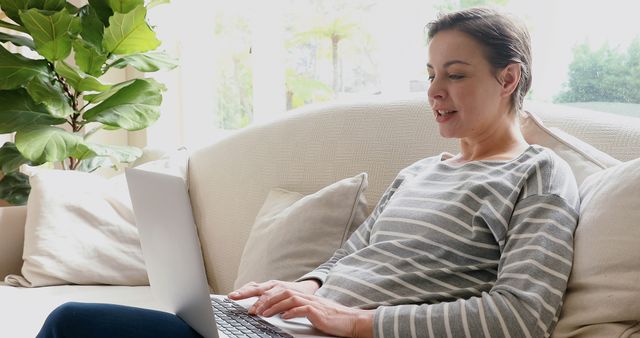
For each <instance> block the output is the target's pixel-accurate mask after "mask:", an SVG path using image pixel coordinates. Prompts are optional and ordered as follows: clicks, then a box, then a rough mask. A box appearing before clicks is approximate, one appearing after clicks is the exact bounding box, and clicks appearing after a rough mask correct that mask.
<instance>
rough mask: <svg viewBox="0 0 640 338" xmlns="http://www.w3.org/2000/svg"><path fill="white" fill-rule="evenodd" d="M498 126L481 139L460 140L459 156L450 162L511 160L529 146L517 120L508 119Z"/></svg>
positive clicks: (497, 124)
mask: <svg viewBox="0 0 640 338" xmlns="http://www.w3.org/2000/svg"><path fill="white" fill-rule="evenodd" d="M501 122H502V121H501ZM499 124H500V123H496V124H495V125H494V128H492V130H490V131H488V132H487V133H486V134H485V135H483V137H478V138H462V139H460V154H458V155H457V156H455V157H454V158H453V159H451V160H454V161H455V162H469V161H478V160H511V159H514V158H516V157H517V156H519V155H520V154H522V152H524V151H525V150H526V149H527V147H528V146H529V144H528V143H527V141H525V139H524V136H523V135H522V132H521V131H520V125H519V123H518V121H517V119H516V118H514V117H508V118H507V120H506V121H504V122H503V123H502V126H500V125H499Z"/></svg>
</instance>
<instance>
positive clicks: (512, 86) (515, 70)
mask: <svg viewBox="0 0 640 338" xmlns="http://www.w3.org/2000/svg"><path fill="white" fill-rule="evenodd" d="M520 72H521V70H520V64H519V63H511V64H509V65H507V66H506V67H504V68H503V69H502V70H501V71H500V74H499V75H498V78H499V80H500V81H499V82H500V85H501V86H502V96H504V97H507V96H511V94H513V92H514V91H515V90H516V88H518V83H519V82H520V74H521V73H520Z"/></svg>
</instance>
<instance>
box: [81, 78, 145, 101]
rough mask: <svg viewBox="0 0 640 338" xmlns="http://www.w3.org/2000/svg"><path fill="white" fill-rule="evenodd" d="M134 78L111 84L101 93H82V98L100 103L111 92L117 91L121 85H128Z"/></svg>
mask: <svg viewBox="0 0 640 338" xmlns="http://www.w3.org/2000/svg"><path fill="white" fill-rule="evenodd" d="M133 81H134V80H130V81H125V82H121V83H118V84H116V85H113V86H112V87H111V88H109V89H107V90H105V91H103V92H102V93H97V94H87V95H84V96H83V97H82V98H83V99H84V100H85V101H87V102H90V103H100V102H102V101H104V100H106V99H108V98H110V97H111V96H112V95H113V94H115V93H117V92H118V91H119V90H120V89H121V88H122V87H126V86H128V85H130V84H131V83H132V82H133Z"/></svg>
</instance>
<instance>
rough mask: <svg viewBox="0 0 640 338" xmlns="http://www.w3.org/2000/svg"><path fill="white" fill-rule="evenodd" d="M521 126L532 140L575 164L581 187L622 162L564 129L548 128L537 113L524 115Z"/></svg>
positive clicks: (526, 136) (573, 169) (529, 139)
mask: <svg viewBox="0 0 640 338" xmlns="http://www.w3.org/2000/svg"><path fill="white" fill-rule="evenodd" d="M520 129H521V130H522V134H523V135H524V138H525V139H526V140H527V142H528V143H532V144H539V145H541V146H544V147H547V148H549V149H551V150H553V151H554V152H555V153H556V154H558V156H560V157H561V158H562V159H563V160H565V161H566V162H567V163H568V164H569V166H570V167H571V170H572V171H573V175H574V176H575V178H576V182H577V183H578V186H580V185H581V184H582V181H584V179H585V178H587V176H589V175H591V174H594V173H597V172H598V171H600V170H602V169H605V168H609V167H612V166H614V165H617V164H619V163H620V161H619V160H616V159H615V158H613V157H611V156H610V155H608V154H606V153H604V152H602V151H600V150H598V149H596V148H595V147H593V146H592V145H590V144H588V143H586V142H584V141H582V140H580V139H578V138H576V137H574V136H572V135H569V134H568V133H566V132H564V131H563V130H562V129H559V128H547V127H546V126H545V125H544V124H543V123H542V120H541V119H540V118H539V117H537V116H536V115H535V113H532V112H529V111H525V112H523V113H522V114H521V115H520Z"/></svg>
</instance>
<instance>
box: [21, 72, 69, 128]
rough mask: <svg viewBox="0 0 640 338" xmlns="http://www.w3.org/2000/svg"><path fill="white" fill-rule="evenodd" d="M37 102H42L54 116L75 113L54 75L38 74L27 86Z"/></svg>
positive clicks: (62, 116)
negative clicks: (44, 75)
mask: <svg viewBox="0 0 640 338" xmlns="http://www.w3.org/2000/svg"><path fill="white" fill-rule="evenodd" d="M26 89H27V92H29V95H31V98H32V99H33V101H34V102H36V103H42V104H43V105H44V106H45V107H47V110H48V111H49V113H50V114H51V115H53V116H54V117H60V118H65V117H67V116H69V115H71V114H73V113H74V110H73V108H71V105H70V104H69V100H70V99H69V97H68V96H67V95H66V94H65V92H64V88H63V87H62V85H61V84H60V82H58V81H57V80H55V79H53V78H52V77H43V76H36V77H34V78H33V79H32V80H31V81H29V83H28V84H27V86H26Z"/></svg>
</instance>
